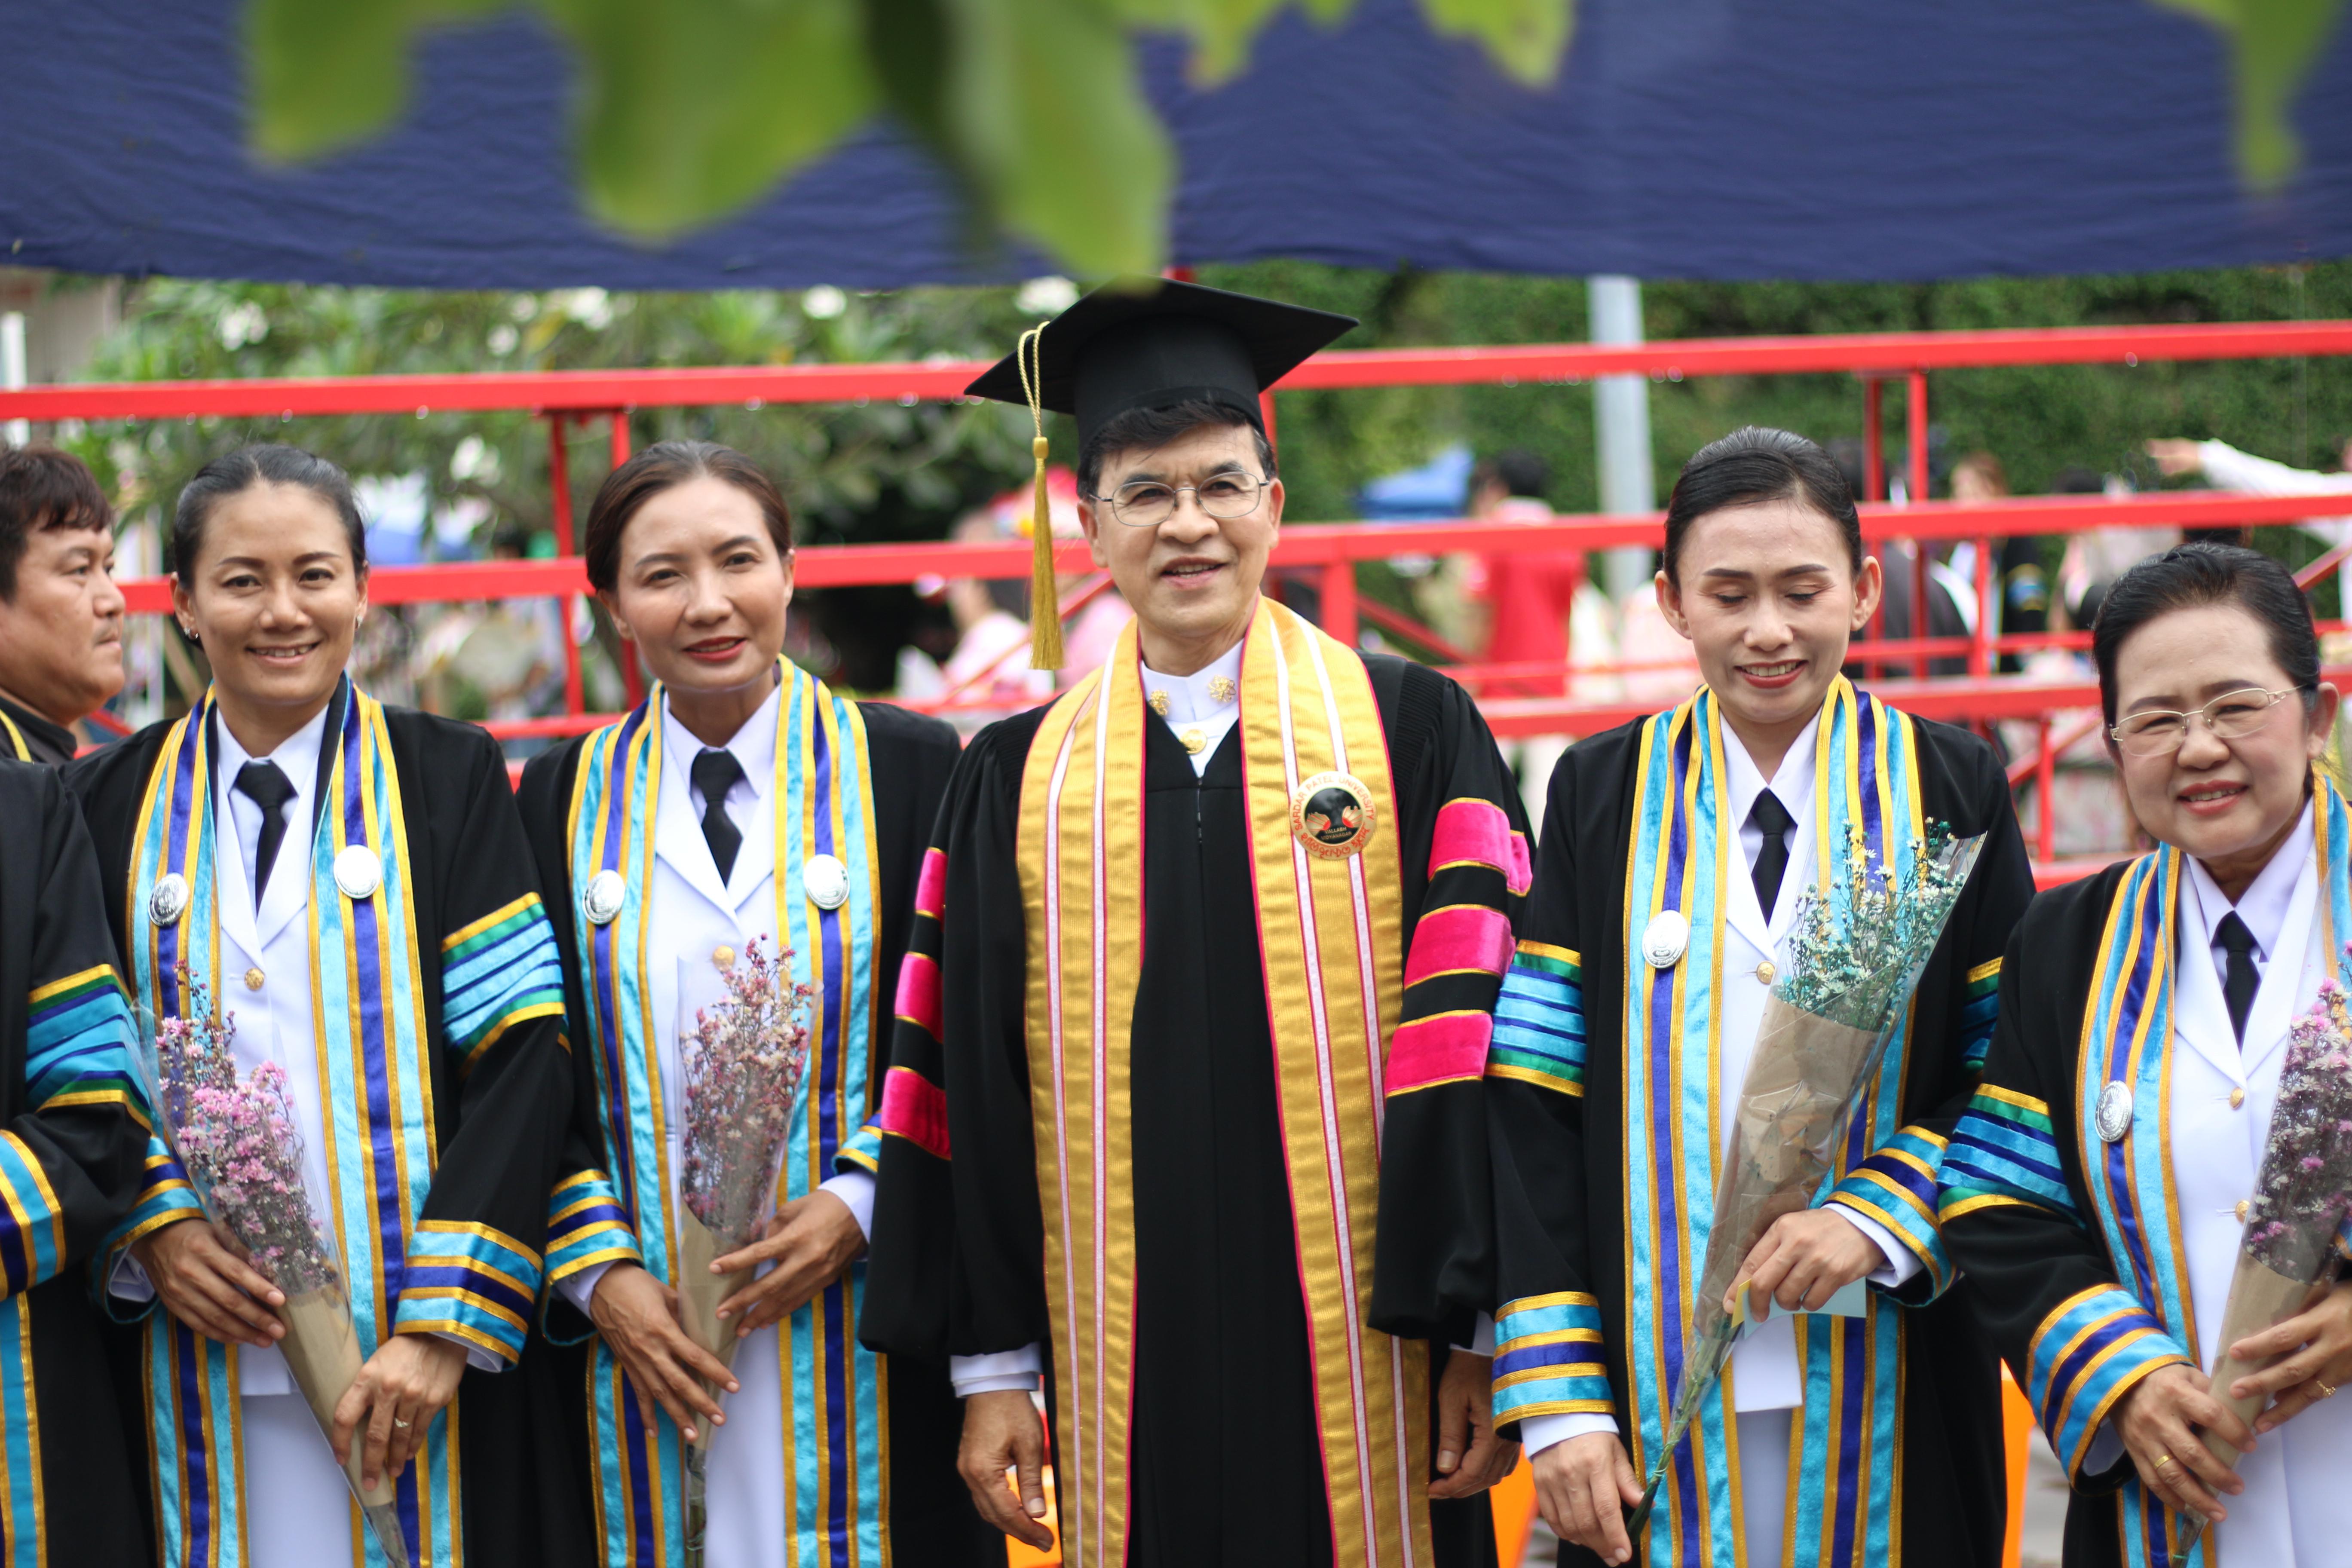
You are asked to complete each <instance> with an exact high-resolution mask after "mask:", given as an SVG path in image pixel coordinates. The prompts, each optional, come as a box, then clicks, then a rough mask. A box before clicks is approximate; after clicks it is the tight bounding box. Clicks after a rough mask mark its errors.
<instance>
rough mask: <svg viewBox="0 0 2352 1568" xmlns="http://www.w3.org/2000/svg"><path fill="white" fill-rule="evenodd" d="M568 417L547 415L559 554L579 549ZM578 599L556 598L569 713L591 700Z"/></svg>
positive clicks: (550, 483) (549, 477)
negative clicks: (575, 627) (575, 625)
mask: <svg viewBox="0 0 2352 1568" xmlns="http://www.w3.org/2000/svg"><path fill="white" fill-rule="evenodd" d="M569 418H570V416H568V415H564V414H551V415H549V416H547V486H548V498H549V502H550V504H551V506H552V508H553V510H554V516H555V552H556V553H557V554H558V555H572V554H574V553H576V552H574V550H573V549H572V464H571V455H570V454H569V453H568V452H566V451H565V450H564V446H563V429H564V425H565V423H566V421H567V420H568V419H569ZM578 602H579V601H578V600H576V599H575V598H574V597H573V596H572V595H569V594H566V595H563V596H562V598H561V599H560V600H558V601H557V603H558V604H559V605H562V619H563V710H564V711H565V712H566V713H583V712H585V711H587V708H588V700H587V697H586V695H585V693H584V692H583V689H582V688H581V683H580V639H579V638H578V637H573V636H572V614H573V609H572V606H573V605H575V604H577V603H578Z"/></svg>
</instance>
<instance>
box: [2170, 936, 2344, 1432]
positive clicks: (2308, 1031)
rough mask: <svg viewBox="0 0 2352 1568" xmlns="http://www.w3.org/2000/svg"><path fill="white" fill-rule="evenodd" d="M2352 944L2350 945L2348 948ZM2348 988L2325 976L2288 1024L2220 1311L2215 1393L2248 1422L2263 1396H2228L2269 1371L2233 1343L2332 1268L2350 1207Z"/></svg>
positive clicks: (2320, 1285) (2301, 1302)
mask: <svg viewBox="0 0 2352 1568" xmlns="http://www.w3.org/2000/svg"><path fill="white" fill-rule="evenodd" d="M2347 951H2352V950H2347ZM2347 1207H2352V1010H2347V996H2346V994H2345V991H2344V988H2343V986H2341V985H2339V984H2336V981H2335V980H2334V979H2333V978H2330V979H2326V980H2323V981H2321V982H2320V983H2319V998H2318V1000H2317V1001H2315V1002H2314V1003H2313V1004H2312V1006H2311V1011H2310V1012H2309V1013H2306V1014H2305V1015H2304V1016H2302V1017H2300V1018H2297V1019H2296V1020H2295V1021H2294V1027H2293V1028H2292V1029H2290V1030H2289V1031H2288V1034H2287V1041H2286V1061H2285V1063H2284V1065H2283V1066H2282V1067H2281V1068H2280V1069H2279V1086H2278V1102H2277V1104H2276V1105H2275V1106H2274V1107H2273V1110H2272V1111H2271V1127H2270V1142H2269V1143H2268V1144H2267V1146H2266V1147H2265V1148H2264V1149H2263V1170H2262V1176H2261V1178H2260V1179H2259V1180H2258V1181H2257V1182H2256V1183H2255V1184H2254V1196H2253V1201H2252V1204H2251V1205H2249V1206H2248V1208H2247V1211H2246V1228H2245V1237H2244V1239H2243V1240H2242V1241H2241V1242H2240V1243H2239V1248H2238V1265H2237V1269H2236V1271H2235V1272H2234V1273H2233V1274H2231V1277H2230V1297H2229V1301H2228V1303H2227V1304H2226V1305H2225V1306H2224V1307H2223V1308H2222V1310H2221V1343H2222V1345H2223V1347H2224V1349H2223V1351H2222V1353H2221V1364H2220V1365H2219V1366H2216V1367H2215V1368H2214V1369H2213V1385H2212V1388H2213V1397H2214V1398H2216V1399H2218V1400H2220V1401H2221V1403H2222V1404H2223V1405H2227V1406H2229V1407H2230V1408H2231V1409H2232V1410H2234V1411H2236V1412H2237V1413H2238V1415H2240V1416H2241V1417H2242V1418H2243V1419H2244V1420H2245V1421H2246V1422H2247V1424H2248V1425H2249V1426H2251V1425H2252V1422H2253V1418H2254V1416H2255V1415H2258V1414H2260V1412H2261V1408H2262V1403H2263V1401H2262V1398H2261V1396H2260V1395H2256V1396H2254V1397H2252V1398H2248V1399H2232V1398H2231V1397H2230V1384H2232V1383H2234V1382H2236V1381H2237V1380H2238V1379H2239V1378H2242V1377H2246V1376H2250V1375H2252V1373H2258V1372H2260V1371H2262V1370H2263V1366H2265V1365H2267V1364H2269V1363H2247V1362H2242V1361H2239V1360H2238V1359H2237V1358H2236V1357H2234V1356H2232V1355H2231V1354H2230V1353H2229V1352H2228V1350H2227V1348H2226V1347H2228V1346H2230V1345H2233V1344H2235V1343H2237V1342H2239V1341H2240V1340H2242V1339H2244V1338H2246V1337H2247V1336H2248V1335H2250V1334H2259V1333H2261V1332H2262V1331H2264V1330H2265V1329H2270V1328H2274V1327H2276V1326H2277V1325H2278V1324H2280V1323H2283V1322H2284V1321H2286V1320H2287V1319H2289V1318H2292V1317H2294V1316H2295V1315H2296V1314H2297V1313H2299V1312H2301V1311H2303V1310H2305V1307H2307V1306H2308V1305H2310V1299H2311V1296H2312V1294H2313V1292H2314V1291H2315V1290H2319V1289H2326V1287H2327V1284H2328V1282H2329V1281H2330V1280H2331V1279H2333V1277H2334V1274H2335V1267H2334V1265H2335V1259H2336V1251H2335V1248H2336V1237H2337V1234H2338V1230H2339V1227H2341V1226H2343V1224H2344V1216H2345V1214H2346V1211H2347ZM2205 1445H2206V1447H2209V1448H2210V1449H2211V1450H2212V1451H2213V1453H2214V1456H2215V1457H2216V1458H2220V1459H2221V1461H2222V1462H2223V1463H2224V1464H2228V1465H2232V1466H2234V1465H2235V1464H2236V1463H2237V1461H2238V1458H2239V1455H2238V1451H2237V1450H2236V1449H2235V1448H2232V1447H2230V1446H2229V1445H2228V1444H2226V1443H2223V1442H2222V1441H2221V1439H2220V1438H2219V1437H2216V1436H2213V1435H2212V1434H2210V1433H2207V1434H2206V1435H2205Z"/></svg>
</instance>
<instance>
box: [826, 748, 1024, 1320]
mask: <svg viewBox="0 0 2352 1568" xmlns="http://www.w3.org/2000/svg"><path fill="white" fill-rule="evenodd" d="M1042 714H1043V710H1036V711H1033V712H1031V713H1028V714H1024V715H1021V716H1019V717H1017V718H1013V719H1009V720H1006V721H1003V722H1001V723H998V724H995V725H992V726H991V727H990V728H989V729H987V730H985V731H982V732H981V733H980V734H979V735H978V736H976V737H974V739H973V741H972V743H971V746H970V747H968V748H967V749H966V750H965V752H964V753H963V756H962V758H961V760H960V761H959V762H958V763H957V764H956V768H955V772H954V774H953V776H951V777H950V779H949V781H948V785H947V795H946V799H945V800H944V802H943V803H942V804H941V806H940V816H939V823H938V826H937V827H936V828H935V829H934V830H933V832H932V834H931V840H930V848H929V853H928V854H927V855H926V857H925V859H924V864H923V868H922V871H921V874H920V876H919V879H918V884H917V886H918V892H917V897H916V903H915V921H914V930H913V935H912V937H911V940H910V941H909V942H908V947H907V958H906V962H905V963H904V965H903V966H902V968H901V969H900V972H899V982H898V1005H897V1009H896V1011H897V1020H896V1024H895V1027H894V1029H893V1034H892V1042H891V1056H890V1070H889V1081H888V1083H887V1086H886V1087H885V1089H884V1091H883V1097H882V1111H881V1129H882V1132H883V1137H882V1139H881V1158H880V1170H879V1173H878V1176H877V1183H876V1188H875V1202H874V1240H873V1252H872V1255H871V1260H870V1263H869V1266H868V1270H867V1274H866V1305H865V1310H864V1315H863V1317H862V1318H861V1320H860V1322H859V1332H860V1336H861V1338H862V1339H863V1340H864V1342H865V1343H866V1345H867V1346H868V1347H869V1348H871V1349H873V1350H876V1351H880V1352H888V1353H893V1354H898V1355H906V1356H912V1357H916V1358H919V1359H922V1360H926V1361H933V1362H939V1361H944V1360H945V1359H946V1358H947V1357H949V1356H950V1355H981V1354H986V1353H990V1352H1001V1351H1013V1350H1019V1349H1022V1348H1023V1347H1024V1346H1027V1345H1031V1344H1037V1343H1041V1342H1044V1341H1045V1338H1046V1334H1047V1329H1048V1322H1047V1318H1046V1312H1045V1220H1044V1217H1043V1213H1042V1210H1041V1208H1040V1205H1039V1202H1038V1197H1037V1166H1036V1155H1035V1150H1036V1142H1035V1136H1034V1132H1033V1131H1032V1127H1031V1121H1030V1110H1029V1058H1028V1045H1027V1040H1026V1037H1025V1035H1024V1027H1023V1019H1024V1003H1025V993H1026V988H1027V957H1026V949H1027V929H1026V924H1025V921H1024V916H1023V913H1022V905H1021V878H1020V872H1019V868H1018V865H1017V862H1016V860H1015V858H1014V857H1015V853H1016V826H1017V820H1018V816H1019V813H1020V803H1021V775H1022V768H1023V765H1024V762H1025V761H1026V758H1027V755H1028V747H1029V742H1030V740H1031V738H1032V737H1033V736H1034V734H1035V732H1036V726H1037V724H1038V722H1039V721H1040V719H1041V718H1042Z"/></svg>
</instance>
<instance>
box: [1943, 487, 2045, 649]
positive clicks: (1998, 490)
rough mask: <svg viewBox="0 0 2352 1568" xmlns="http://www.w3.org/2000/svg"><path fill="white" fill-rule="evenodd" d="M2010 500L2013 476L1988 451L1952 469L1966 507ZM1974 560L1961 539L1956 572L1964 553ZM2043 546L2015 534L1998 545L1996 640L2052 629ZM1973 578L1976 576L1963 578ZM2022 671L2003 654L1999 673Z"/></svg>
mask: <svg viewBox="0 0 2352 1568" xmlns="http://www.w3.org/2000/svg"><path fill="white" fill-rule="evenodd" d="M2008 497H2009V475H2008V473H2007V472H2006V471H2005V470H2004V469H2003V468H2001V466H2000V458H1996V457H1994V456H1993V455H1992V454H1991V453H1990V452H1984V451H1977V452H1970V453H1969V455H1968V456H1966V457H1964V458H1961V459H1960V460H1959V461H1958V462H1957V463H1955V464H1953V465H1952V499H1953V500H1956V501H1958V502H1959V503H1961V504H1962V505H1963V506H1981V505H1983V504H1984V503H1986V502H1988V501H1997V500H2007V499H2008ZM1962 550H1966V551H1967V552H1969V558H1970V560H1971V561H1973V560H1974V558H1975V555H1976V545H1975V543H1974V542H1973V541H1969V540H1962V541H1961V542H1960V543H1959V544H1958V546H1955V547H1954V549H1953V551H1952V564H1953V565H1954V566H1955V567H1958V564H1959V560H1960V552H1961V551H1962ZM1999 561H2000V581H1999V582H1998V584H1996V585H1995V589H1994V593H1993V601H1992V603H1993V635H1994V636H1996V637H2027V636H2035V635H2038V634H2040V633H2042V632H2045V631H2047V630H2049V629H2050V579H2049V574H2047V573H2046V572H2044V571H2043V569H2042V539H2041V537H2040V536H2039V535H2035V534H2012V535H2011V536H2010V537H2009V538H2007V539H2004V540H2002V541H2001V542H2000V554H1999ZM1964 575H1973V574H1964ZM1999 668H2000V672H2001V673H2002V674H2004V675H2014V674H2016V673H2017V672H2018V671H2019V670H2020V669H2022V668H2024V661H2023V659H2022V658H2021V656H2020V655H2017V654H2013V653H2011V654H2003V655H2002V656H2001V658H2000V665H1999Z"/></svg>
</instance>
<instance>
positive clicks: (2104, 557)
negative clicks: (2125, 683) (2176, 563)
mask: <svg viewBox="0 0 2352 1568" xmlns="http://www.w3.org/2000/svg"><path fill="white" fill-rule="evenodd" d="M2050 493H2051V494H2053V495H2062V496H2065V495H2089V496H2095V495H2104V496H2105V497H2106V498H2107V499H2108V500H2123V499H2125V498H2126V497H2128V496H2130V495H2132V494H2133V493H2134V489H2133V486H2132V482H2131V479H2130V477H2129V476H2128V475H2125V474H2096V473H2093V472H2092V471H2091V470H2090V469H2088V468H2061V469H2059V470H2058V476H2057V478H2055V479H2052V480H2051V481H2050ZM2180 541H2181V533H2180V530H2179V529H2177V528H2162V527H2158V528H2084V529H2080V530H2077V531H2075V532H2074V533H2073V534H2072V535H2070V536H2069V537H2068V538H2067V541H2066V553H2065V555H2064V557H2063V558H2062V559H2061V560H2060V561H2059V563H2058V588H2059V603H2060V605H2061V607H2062V608H2063V610H2064V611H2065V616H2066V626H2068V627H2075V628H2088V627H2089V626H2092V625H2093V624H2094V623H2095V622H2096V621H2097V620H2098V618H2099V602H2100V601H2101V600H2102V599H2104V598H2105V597H2106V595H2107V587H2108V584H2112V583H2113V582H2115V580H2116V578H2118V577H2120V576H2122V575H2123V574H2125V573H2126V572H2128V571H2130V570H2131V569H2132V568H2133V567H2134V566H2137V564H2139V563H2141V562H2143V561H2145V560H2147V558H2148V557H2149V556H2151V555H2161V554H2163V553H2164V552H2166V551H2168V550H2169V549H2171V548H2172V547H2173V546H2174V545H2176V544H2178V543H2179V542H2180ZM2062 629H2064V628H2062Z"/></svg>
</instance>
